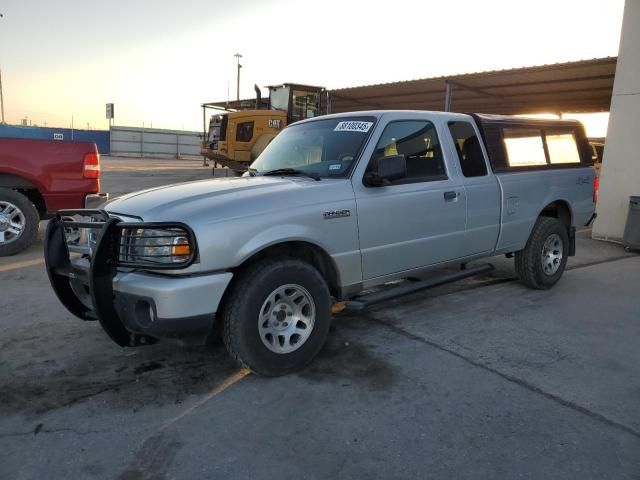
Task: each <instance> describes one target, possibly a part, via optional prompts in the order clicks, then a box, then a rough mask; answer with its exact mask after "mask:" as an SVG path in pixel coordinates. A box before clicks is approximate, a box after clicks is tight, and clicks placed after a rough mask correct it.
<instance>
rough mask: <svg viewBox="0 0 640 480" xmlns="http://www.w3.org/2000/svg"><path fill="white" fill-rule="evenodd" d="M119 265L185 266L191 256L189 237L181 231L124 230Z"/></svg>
mask: <svg viewBox="0 0 640 480" xmlns="http://www.w3.org/2000/svg"><path fill="white" fill-rule="evenodd" d="M119 248H120V250H119V263H120V264H121V265H123V266H126V265H127V264H136V266H139V265H149V266H152V265H153V264H157V265H165V266H166V265H167V264H171V265H175V266H178V265H179V264H183V263H184V264H186V263H189V262H190V261H191V260H192V259H193V256H194V254H195V246H194V243H193V240H192V238H191V235H190V234H189V232H187V231H186V230H185V229H182V228H124V229H123V230H122V237H121V242H120V246H119Z"/></svg>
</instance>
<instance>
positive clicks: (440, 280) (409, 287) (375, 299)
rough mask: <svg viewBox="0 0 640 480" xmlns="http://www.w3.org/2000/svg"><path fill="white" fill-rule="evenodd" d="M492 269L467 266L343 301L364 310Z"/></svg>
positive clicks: (348, 308)
mask: <svg viewBox="0 0 640 480" xmlns="http://www.w3.org/2000/svg"><path fill="white" fill-rule="evenodd" d="M493 269H494V266H493V265H492V264H490V263H486V264H484V265H478V266H474V267H467V268H465V269H464V270H460V271H458V272H454V273H448V274H445V275H441V276H439V277H434V278H428V279H426V280H421V281H419V282H413V283H407V284H402V285H400V286H398V287H390V288H388V289H383V290H381V291H377V292H373V293H369V294H367V295H362V296H360V297H354V298H353V299H351V300H347V301H346V302H345V307H346V309H347V310H364V309H365V308H367V307H369V306H370V305H373V304H375V303H380V302H384V301H387V300H391V299H394V298H398V297H403V296H405V295H410V294H412V293H416V292H419V291H421V290H426V289H427V288H434V287H439V286H440V285H445V284H447V283H452V282H457V281H458V280H462V279H464V278H468V277H473V276H474V275H479V274H481V273H487V272H490V271H491V270H493Z"/></svg>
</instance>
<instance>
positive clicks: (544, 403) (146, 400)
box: [0, 159, 640, 479]
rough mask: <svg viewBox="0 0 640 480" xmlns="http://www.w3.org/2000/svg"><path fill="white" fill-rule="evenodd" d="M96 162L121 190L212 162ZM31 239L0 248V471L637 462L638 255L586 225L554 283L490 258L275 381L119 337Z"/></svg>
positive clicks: (362, 324) (230, 474) (366, 317)
mask: <svg viewBox="0 0 640 480" xmlns="http://www.w3.org/2000/svg"><path fill="white" fill-rule="evenodd" d="M104 166H105V174H104V181H103V186H104V190H108V189H110V190H111V191H118V192H121V193H123V192H125V191H128V189H134V188H140V186H141V185H142V186H153V185H157V184H161V183H157V182H165V183H166V181H167V180H168V179H183V178H184V179H188V178H200V177H202V178H206V177H208V176H209V175H210V170H205V169H201V168H200V167H198V166H197V165H193V164H192V165H190V166H189V168H186V169H182V168H181V167H182V165H181V164H178V165H175V164H174V163H172V162H168V161H167V162H166V163H165V162H160V164H159V166H158V165H155V166H154V164H153V162H150V161H148V160H143V161H137V162H128V161H122V160H119V159H118V160H113V161H109V160H108V161H105V165H104ZM176 166H177V167H178V169H176ZM141 177H142V178H141ZM41 248H42V246H41V244H39V245H37V246H35V247H33V248H32V249H31V250H30V251H28V252H25V253H23V254H20V255H18V256H16V257H11V258H3V259H0V292H1V294H0V312H2V314H1V316H0V327H1V331H2V337H1V340H0V345H1V346H0V478H11V479H32V478H47V479H68V478H83V479H85V478H86V479H91V478H99V479H103V478H104V479H112V478H117V479H161V478H176V479H182V478H188V479H199V478H207V479H210V478H223V479H230V478H252V479H253V478H255V479H262V478H264V479H273V478H276V477H278V478H285V479H286V478H297V479H326V478H344V479H352V478H380V479H394V478H397V479H405V478H412V479H413V478H446V479H449V478H456V479H459V478H474V479H478V478H488V479H496V478H531V479H540V478H545V479H553V478H563V479H566V478H576V479H589V478H593V479H601V478H607V479H614V478H620V479H625V478H640V375H639V374H638V365H640V349H639V348H638V345H639V342H640V321H639V319H640V305H639V303H638V300H637V298H638V286H639V285H640V257H639V256H637V255H633V254H629V253H626V252H624V250H622V248H621V247H619V246H617V245H613V244H605V243H601V242H596V241H592V240H590V239H589V236H588V232H583V233H581V234H580V235H579V237H578V255H577V256H576V257H573V258H571V259H570V261H569V270H568V271H567V272H566V274H565V276H564V277H563V279H562V280H561V281H560V283H559V284H558V285H557V286H556V287H555V288H554V289H553V290H551V291H545V292H541V291H533V290H529V289H527V288H525V287H523V286H521V285H520V284H518V283H517V282H515V281H514V280H513V275H514V272H513V265H512V261H510V260H506V259H504V258H503V257H501V258H496V259H493V260H492V261H493V262H494V263H495V264H496V266H497V268H496V270H494V271H493V272H491V273H490V274H487V275H484V276H481V277H477V278H474V279H468V280H466V281H463V282H460V283H457V284H453V285H448V286H445V287H441V288H438V289H434V290H431V291H428V292H423V293H420V294H416V295H413V296H411V297H407V298H405V299H402V300H397V301H394V302H391V303H387V304H385V305H382V306H379V307H376V308H374V309H371V310H369V311H368V312H366V313H364V314H362V315H341V316H338V317H337V318H336V320H335V325H334V328H333V330H332V332H331V334H330V338H329V341H328V343H327V345H326V347H325V349H324V350H323V352H322V353H321V355H320V357H319V358H318V359H317V360H316V361H315V362H314V363H313V364H312V365H311V366H310V367H309V368H307V369H306V370H305V371H304V372H302V373H300V374H298V375H291V376H288V377H285V378H278V379H262V378H258V377H255V376H253V375H250V374H247V372H245V371H243V370H240V369H238V368H237V367H236V366H235V365H234V364H233V363H232V362H231V361H230V360H229V359H228V358H227V356H226V354H225V352H224V350H223V348H221V347H220V346H214V347H202V348H181V347H178V346H174V345H172V344H168V343H161V344H158V345H155V346H152V347H145V348H138V349H121V348H119V347H117V346H116V345H115V344H113V343H111V342H110V340H108V339H107V337H106V335H105V334H104V333H103V332H102V331H101V330H100V328H99V326H98V325H96V324H94V323H91V322H82V321H80V320H77V319H76V318H74V317H72V316H71V315H70V314H69V313H67V312H66V310H64V308H63V307H62V306H61V305H60V304H59V303H58V301H57V300H56V299H55V297H54V294H53V292H52V291H51V289H50V287H49V284H48V281H47V279H46V273H45V272H44V267H43V265H42V263H41Z"/></svg>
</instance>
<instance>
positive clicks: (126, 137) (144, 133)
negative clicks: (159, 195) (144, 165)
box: [111, 126, 201, 158]
mask: <svg viewBox="0 0 640 480" xmlns="http://www.w3.org/2000/svg"><path fill="white" fill-rule="evenodd" d="M200 135H201V133H199V132H188V131H180V130H161V129H158V128H155V129H152V128H138V127H115V126H114V127H111V155H125V156H126V155H135V156H148V157H173V158H176V157H195V156H200V137H199V136H200Z"/></svg>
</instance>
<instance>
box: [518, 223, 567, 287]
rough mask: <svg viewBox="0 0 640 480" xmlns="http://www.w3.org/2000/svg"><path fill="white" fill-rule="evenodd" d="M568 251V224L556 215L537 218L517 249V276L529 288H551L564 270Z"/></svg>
mask: <svg viewBox="0 0 640 480" xmlns="http://www.w3.org/2000/svg"><path fill="white" fill-rule="evenodd" d="M568 253H569V235H568V233H567V227H566V226H565V225H564V224H563V223H562V222H561V221H559V220H558V219H557V218H551V217H539V218H538V220H537V221H536V224H535V225H534V227H533V230H532V232H531V235H530V236H529V240H528V241H527V245H526V246H525V248H524V250H521V251H519V252H516V259H515V266H516V273H517V274H518V278H519V279H520V280H521V281H522V282H523V283H524V284H526V285H528V286H529V287H531V288H537V289H547V288H551V287H553V286H554V285H555V284H556V283H557V282H558V280H560V277H561V276H562V273H563V272H564V269H565V267H566V265H567V257H568Z"/></svg>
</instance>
